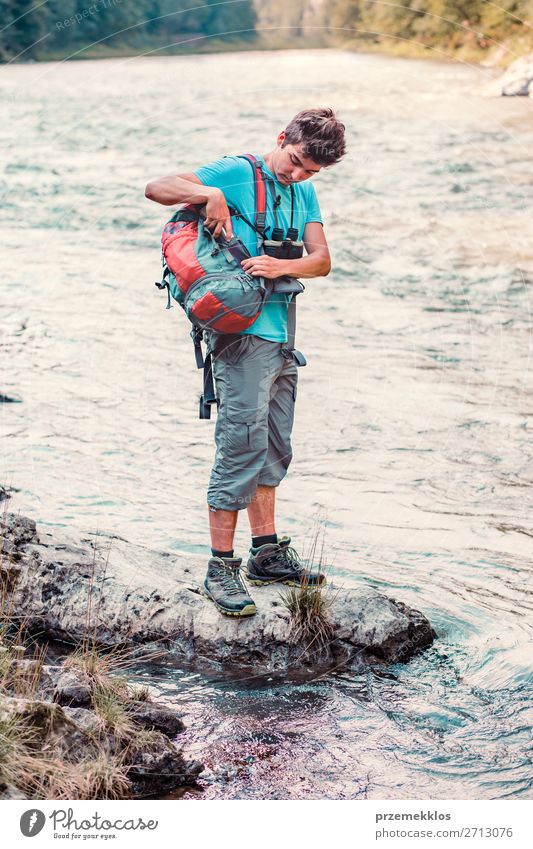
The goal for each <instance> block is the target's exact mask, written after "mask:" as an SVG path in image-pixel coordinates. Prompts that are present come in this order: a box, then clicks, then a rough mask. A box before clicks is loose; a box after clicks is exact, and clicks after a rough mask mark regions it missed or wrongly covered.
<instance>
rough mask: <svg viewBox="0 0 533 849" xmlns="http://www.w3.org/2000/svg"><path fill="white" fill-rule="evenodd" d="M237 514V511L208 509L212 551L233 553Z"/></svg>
mask: <svg viewBox="0 0 533 849" xmlns="http://www.w3.org/2000/svg"><path fill="white" fill-rule="evenodd" d="M238 513H239V511H238V510H216V509H215V508H214V507H209V530H210V531H211V549H212V550H213V551H233V537H234V536H235V527H236V525H237V516H238Z"/></svg>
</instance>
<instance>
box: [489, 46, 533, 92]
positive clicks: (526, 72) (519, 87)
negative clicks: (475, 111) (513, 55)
mask: <svg viewBox="0 0 533 849" xmlns="http://www.w3.org/2000/svg"><path fill="white" fill-rule="evenodd" d="M482 93H483V94H486V95H492V96H496V97H500V96H503V97H513V96H516V95H522V96H525V97H527V96H528V95H529V96H533V53H529V54H527V55H526V56H521V57H520V58H519V59H516V60H515V61H514V62H512V63H511V64H510V65H509V67H508V68H507V70H506V71H505V73H504V74H503V75H502V76H501V77H498V78H497V79H495V80H491V82H490V83H488V84H487V85H486V86H485V88H484V89H483V92H482Z"/></svg>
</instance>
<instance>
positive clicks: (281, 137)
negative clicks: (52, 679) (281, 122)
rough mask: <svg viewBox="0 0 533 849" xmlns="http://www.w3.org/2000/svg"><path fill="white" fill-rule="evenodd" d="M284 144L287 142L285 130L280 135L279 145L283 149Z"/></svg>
mask: <svg viewBox="0 0 533 849" xmlns="http://www.w3.org/2000/svg"><path fill="white" fill-rule="evenodd" d="M284 142H285V130H282V131H281V133H280V134H279V136H278V144H279V146H280V147H283V144H284Z"/></svg>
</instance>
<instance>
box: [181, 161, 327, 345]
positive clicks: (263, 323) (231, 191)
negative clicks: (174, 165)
mask: <svg viewBox="0 0 533 849" xmlns="http://www.w3.org/2000/svg"><path fill="white" fill-rule="evenodd" d="M254 156H255V157H256V159H257V160H259V161H260V162H261V164H262V165H263V171H264V173H265V174H266V175H267V176H269V177H271V178H272V179H273V180H274V188H275V194H276V195H279V196H280V197H281V204H280V206H278V208H277V210H276V212H277V216H278V223H279V226H280V227H281V228H282V230H283V234H285V233H286V231H287V228H288V227H290V220H291V190H290V187H289V186H284V185H282V184H281V183H279V182H278V181H277V180H276V178H275V177H274V175H273V174H272V172H271V171H270V170H269V169H268V168H267V167H266V165H265V161H264V159H263V157H262V156H260V155H259V154H254ZM194 174H195V175H196V176H197V177H198V179H199V180H200V181H201V182H202V183H203V184H204V186H215V187H216V188H217V189H220V190H221V191H222V192H223V193H224V197H225V198H226V201H227V203H228V206H234V207H235V208H236V209H238V211H239V212H241V213H242V214H243V215H244V216H245V217H246V218H247V219H248V220H249V221H251V222H252V223H253V221H254V214H255V184H254V175H253V172H252V168H251V166H250V163H249V162H247V161H246V160H245V159H241V158H240V157H238V156H225V157H224V158H223V159H217V160H216V161H215V162H209V163H208V164H207V165H203V166H202V167H201V168H197V169H196V170H195V171H194ZM265 188H266V192H267V208H266V227H267V228H268V229H267V237H268V235H270V233H271V232H272V229H273V228H274V227H275V219H274V198H273V197H272V193H271V191H270V190H269V188H268V186H265ZM293 188H294V208H293V227H296V228H297V230H298V238H299V239H302V238H303V232H304V227H305V225H306V224H307V223H308V222H310V221H319V222H320V223H321V224H322V223H323V222H322V216H321V214H320V207H319V205H318V200H317V196H316V192H315V187H314V186H313V184H312V183H311V182H310V181H309V180H304V181H303V182H302V183H294V184H293ZM232 221H233V231H234V233H235V235H236V236H238V237H239V239H241V240H242V241H243V242H244V244H245V245H246V247H247V248H248V250H249V251H250V254H251V255H252V256H257V255H258V253H259V251H258V249H257V236H256V234H255V232H254V231H253V230H252V228H251V227H249V226H248V224H246V222H245V221H243V220H242V219H240V218H235V217H233V218H232ZM289 299H290V295H277V294H274V295H272V296H271V297H270V298H269V299H268V300H267V302H266V303H265V306H264V307H263V309H262V311H261V315H260V316H259V318H258V319H257V320H256V321H254V323H253V324H252V325H251V327H249V328H248V330H244V331H243V333H251V334H253V335H254V336H260V337H261V338H262V339H270V340H271V341H272V342H286V341H287V305H288V302H289Z"/></svg>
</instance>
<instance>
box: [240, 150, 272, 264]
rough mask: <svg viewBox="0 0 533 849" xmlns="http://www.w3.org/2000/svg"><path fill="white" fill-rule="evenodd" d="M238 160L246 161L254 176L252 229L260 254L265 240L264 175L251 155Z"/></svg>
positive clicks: (259, 164) (242, 155)
mask: <svg viewBox="0 0 533 849" xmlns="http://www.w3.org/2000/svg"><path fill="white" fill-rule="evenodd" d="M239 159H246V161H247V162H249V163H250V166H251V168H252V171H253V175H254V186H255V212H254V229H255V231H256V233H257V249H258V250H259V251H260V252H262V250H263V242H264V239H265V225H266V204H267V197H266V185H265V175H264V174H263V169H262V167H261V163H260V162H259V161H258V160H257V159H256V158H255V156H254V155H253V153H244V154H241V155H240V156H239Z"/></svg>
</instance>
